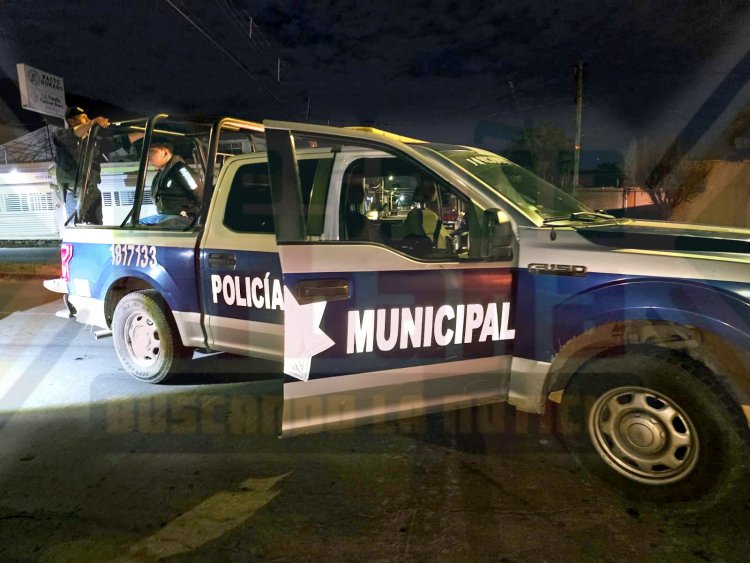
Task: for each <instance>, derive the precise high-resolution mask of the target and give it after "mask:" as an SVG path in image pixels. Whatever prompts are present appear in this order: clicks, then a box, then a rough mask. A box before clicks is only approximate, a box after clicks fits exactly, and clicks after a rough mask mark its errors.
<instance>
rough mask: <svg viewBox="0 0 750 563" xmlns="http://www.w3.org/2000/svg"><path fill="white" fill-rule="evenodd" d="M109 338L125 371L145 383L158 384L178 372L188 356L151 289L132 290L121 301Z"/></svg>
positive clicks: (158, 299) (167, 314)
mask: <svg viewBox="0 0 750 563" xmlns="http://www.w3.org/2000/svg"><path fill="white" fill-rule="evenodd" d="M112 335H113V337H114V341H115V351H116V352H117V356H118V357H119V358H120V362H121V363H122V365H123V367H124V368H125V370H126V371H127V372H128V373H129V374H130V375H132V376H133V377H135V378H136V379H138V380H139V381H144V382H147V383H161V382H163V381H166V380H167V379H168V378H170V377H172V376H173V375H175V374H176V373H178V372H179V370H180V369H181V367H182V363H183V361H184V360H185V359H186V358H187V357H188V355H189V353H190V350H189V349H187V348H185V347H184V346H183V344H182V341H181V340H180V337H179V334H177V330H176V327H175V326H174V323H173V321H172V319H171V318H170V316H169V312H168V309H167V305H166V303H165V302H164V299H163V298H162V297H161V295H159V294H158V293H157V292H156V291H154V290H144V291H134V292H133V293H129V294H127V295H126V296H125V297H123V298H122V300H121V301H120V302H119V303H118V304H117V307H116V308H115V313H114V317H113V319H112Z"/></svg>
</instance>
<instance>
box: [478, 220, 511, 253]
mask: <svg viewBox="0 0 750 563" xmlns="http://www.w3.org/2000/svg"><path fill="white" fill-rule="evenodd" d="M483 219H484V221H483V222H484V225H483V227H484V229H483V230H484V233H485V239H484V248H483V249H482V250H483V252H482V256H483V257H484V258H487V259H489V260H510V259H511V258H512V257H513V225H512V224H511V222H510V217H508V214H507V213H506V212H505V211H503V210H502V209H488V210H486V211H485V212H484V216H483Z"/></svg>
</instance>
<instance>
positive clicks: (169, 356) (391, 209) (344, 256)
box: [46, 115, 750, 500]
mask: <svg viewBox="0 0 750 563" xmlns="http://www.w3.org/2000/svg"><path fill="white" fill-rule="evenodd" d="M118 127H119V129H118ZM133 129H138V130H141V131H143V132H144V135H145V137H144V140H143V146H142V147H141V149H140V160H139V161H138V162H137V164H135V163H134V164H133V167H132V170H131V173H129V174H127V173H126V174H125V175H124V177H126V179H127V178H130V179H131V180H132V181H134V183H135V190H134V192H131V196H130V198H129V199H128V198H124V196H123V198H122V199H128V202H127V203H128V205H127V208H126V209H125V210H124V211H123V213H121V214H120V216H119V217H117V218H116V219H113V220H111V221H110V222H111V223H112V224H109V225H84V224H76V217H75V215H74V216H72V217H71V218H70V220H69V222H68V226H67V228H66V229H65V232H64V239H63V243H62V249H61V254H62V277H61V279H60V280H51V281H49V282H47V283H46V285H47V287H48V288H50V289H53V290H56V291H59V292H62V293H65V294H66V296H65V297H66V299H67V301H68V302H69V304H70V307H71V311H73V312H74V313H75V315H76V317H77V320H78V321H79V322H82V323H86V324H89V325H94V326H97V327H101V328H102V329H104V330H111V331H112V334H113V339H114V345H115V349H116V351H117V355H118V357H119V359H120V361H121V362H122V365H123V366H124V367H125V369H126V370H127V371H128V372H129V373H130V374H131V375H132V376H133V377H135V378H137V379H139V380H141V381H144V382H150V383H159V382H162V381H165V380H167V379H168V378H170V377H172V376H175V375H177V374H179V372H180V369H181V367H183V366H184V362H186V361H189V358H191V357H192V353H193V351H194V350H196V349H197V350H202V351H225V352H232V353H236V354H244V355H248V356H254V357H259V358H272V359H278V360H280V362H282V363H283V378H284V386H283V387H284V412H283V423H282V434H283V435H291V434H295V433H301V432H307V431H312V430H319V429H329V428H337V427H341V426H342V425H343V426H345V425H349V426H351V425H354V424H361V423H367V422H372V421H377V420H383V419H387V418H396V417H399V416H413V415H414V414H416V413H425V412H434V411H438V410H443V409H447V408H459V407H465V406H469V405H477V404H482V403H489V402H498V401H506V402H508V403H510V404H511V405H514V406H515V407H516V408H517V409H520V410H522V411H526V412H530V413H539V414H541V413H543V412H544V410H545V408H556V409H557V412H558V414H559V418H560V427H561V428H562V431H563V433H564V434H565V435H566V440H567V443H568V445H569V446H570V448H571V449H572V450H573V451H574V452H575V453H576V455H577V458H578V459H579V460H580V461H582V462H583V464H584V465H587V466H588V467H589V468H590V469H592V470H593V471H594V472H597V473H598V474H600V475H601V476H602V477H604V478H605V479H608V480H610V481H612V482H614V483H615V484H617V485H618V486H619V487H620V488H621V489H623V490H625V491H626V492H627V493H628V494H630V495H632V496H634V497H637V498H645V499H652V500H659V499H695V498H699V497H703V496H705V495H708V494H714V493H715V492H716V491H719V490H724V489H726V488H727V487H730V486H731V483H736V482H738V478H739V476H740V475H742V474H743V473H744V468H745V466H746V461H747V438H748V420H749V419H750V231H737V230H730V229H726V228H719V227H704V226H696V225H687V224H673V223H666V222H652V221H648V222H646V221H634V220H627V219H616V218H614V217H612V216H609V215H605V214H602V213H598V212H594V211H592V210H590V209H588V208H586V207H585V206H583V205H582V204H580V203H579V202H578V201H577V200H575V199H574V198H572V197H570V196H569V195H567V194H566V193H564V192H563V191H561V190H559V189H557V188H555V187H553V186H552V185H550V184H549V183H547V182H545V181H544V180H542V179H540V178H538V177H536V176H534V175H533V174H531V173H530V172H528V171H526V170H524V169H523V168H521V167H519V166H517V165H515V164H513V163H512V162H510V161H508V160H507V159H505V158H503V157H501V156H498V155H496V154H493V153H490V152H487V151H485V150H481V149H477V148H471V147H466V146H457V145H447V144H438V143H426V142H422V141H417V140H415V139H408V138H405V137H400V136H398V135H394V134H390V133H386V132H383V131H378V130H374V129H366V128H334V127H324V126H317V125H309V124H296V123H287V122H279V121H266V122H264V123H263V124H259V123H251V122H246V121H241V120H238V119H230V118H222V119H219V120H216V121H215V122H212V123H206V124H198V125H196V124H195V123H193V122H188V121H186V120H183V121H179V120H171V119H170V118H168V117H167V116H165V115H157V116H154V117H152V118H150V119H148V120H147V121H145V120H144V121H143V122H141V123H122V124H120V125H119V126H113V127H111V128H110V130H107V131H106V133H107V134H115V133H117V132H118V131H120V132H128V131H132V130H133ZM102 133H103V132H101V131H100V132H99V134H102ZM157 136H162V137H167V138H169V139H170V140H172V141H173V142H174V146H175V149H174V150H175V154H181V155H182V156H183V158H184V160H185V161H186V162H187V163H188V165H189V166H191V167H192V168H193V170H194V171H195V172H196V173H198V174H200V175H202V177H203V184H204V186H205V189H204V198H203V202H202V207H201V210H200V213H197V214H196V215H195V216H191V217H188V218H187V220H185V219H184V218H183V220H182V221H169V220H167V221H164V222H163V223H156V224H143V223H142V222H141V221H140V218H141V217H142V216H143V215H144V214H145V213H144V212H143V208H144V206H145V205H150V204H151V203H152V202H153V198H154V197H155V194H149V192H148V186H147V185H146V184H147V179H148V175H149V173H152V172H153V167H150V166H149V145H150V144H151V143H153V139H155V138H156V137H157ZM95 142H96V136H95V135H92V144H93V143H95ZM89 160H91V159H89ZM84 162H86V160H85V159H84ZM90 164H91V163H90V162H88V164H87V165H84V169H83V170H82V171H81V173H80V174H79V175H80V176H81V177H83V178H84V181H85V177H86V176H87V172H86V170H85V167H86V166H90ZM149 198H150V199H149ZM110 199H111V198H110ZM105 205H106V201H105ZM280 377H282V375H281V374H280ZM550 399H552V400H553V402H552V403H550V402H549V400H550ZM560 401H561V402H562V405H561V406H557V405H555V404H554V403H558V402H560Z"/></svg>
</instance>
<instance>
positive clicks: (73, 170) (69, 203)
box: [54, 107, 109, 225]
mask: <svg viewBox="0 0 750 563" xmlns="http://www.w3.org/2000/svg"><path fill="white" fill-rule="evenodd" d="M65 121H66V122H67V124H68V128H67V129H63V130H61V131H60V132H58V133H57V134H56V135H55V137H54V143H55V148H56V153H57V156H56V158H55V165H56V166H55V170H56V176H57V184H58V186H60V188H61V189H62V193H63V201H64V202H65V209H66V211H67V214H68V216H70V215H72V214H73V212H74V211H76V210H77V211H78V220H79V221H81V222H84V223H93V224H97V225H101V223H102V196H101V193H100V192H99V188H98V185H99V180H100V171H101V162H100V160H101V158H100V153H99V150H98V147H94V154H93V155H92V159H91V170H90V171H89V187H88V189H87V190H83V195H84V197H83V198H82V199H81V201H80V202H79V201H78V200H79V197H80V196H81V193H78V192H77V191H76V176H77V173H78V169H79V165H80V159H81V157H82V156H83V155H82V154H81V146H82V144H83V142H84V141H85V140H86V138H87V137H88V136H89V133H91V129H92V127H93V126H94V125H98V126H99V127H109V120H108V119H107V118H106V117H96V118H94V119H89V117H88V115H86V111H85V110H83V109H81V108H80V107H70V108H68V110H67V111H66V112H65ZM81 173H82V174H85V171H84V170H82V171H81Z"/></svg>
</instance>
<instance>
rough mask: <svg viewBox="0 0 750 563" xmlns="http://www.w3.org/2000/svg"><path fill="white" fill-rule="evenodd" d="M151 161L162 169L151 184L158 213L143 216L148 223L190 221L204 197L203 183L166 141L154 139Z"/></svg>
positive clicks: (150, 153) (198, 210) (144, 221)
mask: <svg viewBox="0 0 750 563" xmlns="http://www.w3.org/2000/svg"><path fill="white" fill-rule="evenodd" d="M148 156H149V162H150V163H151V164H153V165H154V166H156V168H158V169H159V171H158V172H157V173H156V176H155V177H154V180H153V182H152V183H151V197H152V198H153V200H154V203H155V204H156V210H157V211H158V213H157V214H156V215H150V216H148V217H143V218H141V220H140V222H141V223H143V224H146V225H156V224H160V223H165V222H167V221H169V222H173V221H177V222H181V223H184V224H188V223H189V222H190V221H192V219H193V218H194V217H195V216H196V215H198V213H199V212H200V207H201V200H202V198H203V186H202V185H201V182H200V181H199V180H198V179H196V177H195V176H194V175H193V172H192V171H191V170H190V168H189V167H188V166H187V164H185V161H184V160H183V159H182V158H181V157H180V156H179V155H176V154H174V148H173V146H172V144H171V143H169V142H167V141H154V142H152V143H151V148H150V149H149V155H148Z"/></svg>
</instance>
